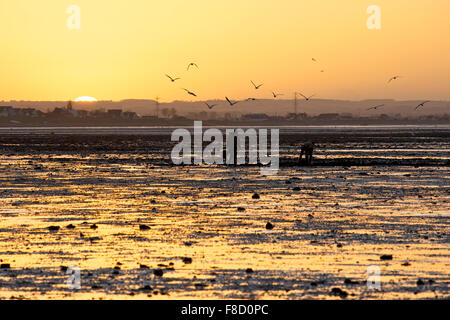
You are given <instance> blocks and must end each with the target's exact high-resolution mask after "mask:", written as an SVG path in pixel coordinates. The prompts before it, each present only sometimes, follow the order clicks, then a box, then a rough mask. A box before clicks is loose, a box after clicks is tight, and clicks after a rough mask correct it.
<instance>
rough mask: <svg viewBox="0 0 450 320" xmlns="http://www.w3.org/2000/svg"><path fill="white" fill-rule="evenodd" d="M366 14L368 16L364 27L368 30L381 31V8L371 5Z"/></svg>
mask: <svg viewBox="0 0 450 320" xmlns="http://www.w3.org/2000/svg"><path fill="white" fill-rule="evenodd" d="M366 12H367V14H370V16H369V18H368V19H367V22H366V25H367V28H368V29H370V30H380V29H381V8H380V7H379V6H377V5H371V6H369V7H368V8H367V11H366Z"/></svg>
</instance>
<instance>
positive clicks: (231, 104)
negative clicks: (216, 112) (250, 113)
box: [225, 97, 239, 106]
mask: <svg viewBox="0 0 450 320" xmlns="http://www.w3.org/2000/svg"><path fill="white" fill-rule="evenodd" d="M225 99H226V100H227V101H228V103H229V104H230V106H234V105H235V104H236V103H238V102H239V101H235V102H231V101H230V99H228V97H225Z"/></svg>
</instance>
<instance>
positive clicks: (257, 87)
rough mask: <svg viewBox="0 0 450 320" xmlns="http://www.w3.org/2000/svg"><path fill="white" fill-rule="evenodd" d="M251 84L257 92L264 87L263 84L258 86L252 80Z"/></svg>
mask: <svg viewBox="0 0 450 320" xmlns="http://www.w3.org/2000/svg"><path fill="white" fill-rule="evenodd" d="M250 82H251V83H252V84H253V86H254V87H255V89H256V90H258V89H259V88H260V87H261V86H262V85H263V83H261V84H259V85H256V84H255V83H254V82H253V81H252V80H250Z"/></svg>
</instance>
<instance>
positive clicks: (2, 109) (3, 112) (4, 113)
mask: <svg viewBox="0 0 450 320" xmlns="http://www.w3.org/2000/svg"><path fill="white" fill-rule="evenodd" d="M12 112H13V107H10V106H0V117H10V116H11V115H12Z"/></svg>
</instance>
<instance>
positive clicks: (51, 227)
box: [47, 226, 60, 231]
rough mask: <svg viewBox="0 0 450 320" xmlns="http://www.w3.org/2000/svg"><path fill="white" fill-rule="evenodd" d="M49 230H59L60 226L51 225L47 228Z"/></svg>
mask: <svg viewBox="0 0 450 320" xmlns="http://www.w3.org/2000/svg"><path fill="white" fill-rule="evenodd" d="M47 229H48V230H49V231H59V229H60V227H59V226H50V227H48V228H47Z"/></svg>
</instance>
